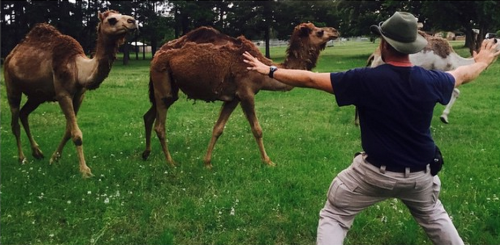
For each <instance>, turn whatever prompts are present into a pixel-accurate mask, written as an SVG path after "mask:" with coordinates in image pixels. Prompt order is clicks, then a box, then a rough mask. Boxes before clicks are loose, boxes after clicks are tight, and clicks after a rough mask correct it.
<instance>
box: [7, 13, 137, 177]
mask: <svg viewBox="0 0 500 245" xmlns="http://www.w3.org/2000/svg"><path fill="white" fill-rule="evenodd" d="M98 17H99V20H100V22H99V24H98V25H97V45H96V50H95V55H94V58H92V59H89V58H87V56H86V55H85V53H84V52H83V48H82V46H81V45H80V44H79V43H78V41H76V40H75V39H74V38H72V37H70V36H67V35H63V34H61V33H60V32H59V31H58V30H57V29H56V28H54V27H53V26H51V25H49V24H45V23H41V24H37V25H36V26H35V27H33V29H32V30H31V31H30V32H29V33H28V34H27V35H26V37H25V38H24V39H23V40H22V41H21V42H20V43H19V44H18V45H17V46H16V47H15V48H14V49H13V50H12V51H11V53H10V54H9V55H8V56H7V58H6V59H5V65H4V76H5V87H6V89H7V97H8V101H9V106H10V110H11V113H12V122H11V126H12V132H13V133H14V136H15V137H16V141H17V148H18V155H19V161H20V162H21V163H26V162H27V159H26V157H25V155H24V153H23V150H22V148H21V138H20V134H21V132H20V131H21V130H20V126H19V120H21V123H22V124H23V127H24V130H25V131H26V135H27V136H28V139H29V141H30V144H31V150H32V155H33V157H35V158H36V159H41V158H43V157H44V156H43V153H42V151H41V150H40V147H39V146H38V144H37V143H36V142H35V139H34V138H33V136H32V134H31V131H30V128H29V123H28V116H29V114H30V113H31V112H32V111H34V110H35V109H36V108H37V107H38V106H39V105H40V104H41V103H43V102H46V101H58V102H59V105H60V107H61V110H62V111H63V113H64V116H65V117H66V130H65V132H64V136H63V138H62V141H61V143H60V144H59V146H58V147H57V149H56V151H55V152H54V154H52V157H51V158H50V163H51V164H52V163H53V162H56V161H58V160H59V158H60V157H61V153H62V150H63V148H64V145H65V144H66V142H67V141H68V140H69V139H70V138H71V139H72V140H73V143H74V144H75V146H76V150H77V153H78V158H79V165H80V172H81V173H82V174H83V177H90V176H92V173H91V171H90V168H89V167H88V166H87V164H86V163H85V158H84V155H83V138H82V132H81V130H80V128H79V127H78V124H77V120H76V116H77V113H78V109H79V108H80V105H81V103H82V101H83V98H84V94H85V92H86V91H87V90H92V89H96V88H98V87H99V85H100V84H101V83H102V82H103V81H104V79H105V78H106V77H107V76H108V74H109V72H110V70H111V66H112V64H113V62H114V60H115V59H116V57H115V55H116V53H117V51H118V47H119V45H121V44H123V42H124V41H125V36H126V34H127V33H129V32H130V31H132V30H135V29H137V24H136V21H135V19H134V18H132V17H131V16H127V15H122V14H120V13H118V12H116V11H113V10H108V11H106V12H104V13H100V12H99V13H98ZM22 94H25V95H26V96H27V98H28V99H27V101H26V103H25V104H24V105H23V107H22V109H21V110H19V106H20V104H21V97H22Z"/></svg>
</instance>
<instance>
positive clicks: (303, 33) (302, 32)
mask: <svg viewBox="0 0 500 245" xmlns="http://www.w3.org/2000/svg"><path fill="white" fill-rule="evenodd" d="M310 33H311V29H309V26H307V25H302V26H301V27H300V32H299V36H300V37H307V36H309V34H310Z"/></svg>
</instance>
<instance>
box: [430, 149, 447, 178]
mask: <svg viewBox="0 0 500 245" xmlns="http://www.w3.org/2000/svg"><path fill="white" fill-rule="evenodd" d="M443 164H444V160H443V155H442V154H441V151H440V150H439V148H438V147H437V146H436V152H435V153H434V158H433V159H432V161H431V163H430V167H431V175H432V176H435V175H437V174H438V173H439V171H441V168H443Z"/></svg>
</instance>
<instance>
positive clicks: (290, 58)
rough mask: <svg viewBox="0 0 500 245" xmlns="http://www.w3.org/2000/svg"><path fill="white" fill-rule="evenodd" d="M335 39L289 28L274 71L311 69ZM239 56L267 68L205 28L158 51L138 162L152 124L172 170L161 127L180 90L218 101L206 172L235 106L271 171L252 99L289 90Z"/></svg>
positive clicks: (325, 32)
mask: <svg viewBox="0 0 500 245" xmlns="http://www.w3.org/2000/svg"><path fill="white" fill-rule="evenodd" d="M337 37H338V33H337V30H335V29H334V28H332V27H323V28H318V27H316V26H314V25H313V24H312V23H302V24H300V25H298V26H296V27H295V29H294V31H293V33H292V35H291V38H290V42H289V47H288V49H287V51H286V53H287V57H286V59H285V61H284V62H283V63H282V64H277V66H278V67H286V68H296V69H304V70H305V69H307V70H311V69H313V68H314V67H315V66H316V62H317V60H318V57H319V54H320V51H322V50H323V49H324V48H325V46H326V43H327V42H328V41H330V40H333V39H335V38H337ZM244 51H248V52H250V53H251V54H252V55H254V56H255V57H258V58H259V59H260V60H262V61H263V62H264V63H266V64H268V65H270V64H272V61H271V60H269V59H266V58H265V57H264V56H263V55H262V54H261V52H260V51H259V49H258V48H257V46H255V45H254V44H253V43H252V42H251V41H249V40H247V39H246V38H245V37H243V36H240V37H238V38H232V37H229V36H226V35H224V34H222V33H220V32H219V31H217V30H214V29H213V28H209V27H200V28H199V29H196V30H193V31H191V32H189V33H188V34H186V35H185V36H183V37H181V38H179V39H176V40H173V41H170V42H168V43H166V44H164V45H163V47H162V48H161V50H160V51H159V52H158V53H156V54H155V56H154V58H153V60H152V62H151V69H150V85H149V87H150V95H149V97H150V100H151V102H152V106H151V108H150V109H149V110H148V111H147V112H146V113H145V114H144V124H145V128H146V149H145V150H144V152H143V155H142V156H143V158H144V159H147V158H148V156H149V154H150V152H151V131H152V127H153V123H154V124H155V127H154V129H155V131H156V134H157V136H158V138H159V140H160V143H161V146H162V150H163V153H164V155H165V158H166V161H167V162H168V163H170V164H171V165H173V166H175V163H174V161H173V159H172V157H171V155H170V152H169V151H168V147H167V143H166V134H165V124H166V117H167V110H168V108H169V107H170V106H171V105H172V104H173V103H174V102H175V101H176V100H177V99H178V92H179V89H180V90H182V91H183V92H184V93H185V94H186V95H187V96H188V97H189V98H191V99H199V100H204V101H216V100H220V101H223V105H222V109H221V111H220V115H219V119H218V120H217V122H216V124H215V126H214V128H213V133H212V138H211V140H210V143H209V145H208V150H207V153H206V155H205V158H204V163H205V166H206V167H207V168H211V167H212V164H211V158H212V151H213V148H214V146H215V143H216V142H217V139H218V138H219V136H220V135H221V134H222V132H223V129H224V125H225V124H226V122H227V120H228V119H229V116H230V115H231V113H232V112H233V111H234V109H235V108H236V106H238V104H239V103H241V107H242V109H243V112H244V113H245V115H246V118H247V119H248V121H249V123H250V127H251V128H252V132H253V135H254V137H255V140H256V141H257V145H258V147H259V150H260V153H261V157H262V160H263V162H264V163H266V164H268V165H274V163H273V162H272V161H271V160H270V159H269V156H268V155H267V153H266V150H265V149H264V143H263V140H262V128H261V126H260V124H259V121H258V120H257V117H256V114H255V104H254V97H255V94H257V93H258V92H259V90H271V91H288V90H291V89H292V87H290V86H288V85H285V84H283V83H280V82H278V81H276V80H274V79H271V78H269V77H267V76H262V75H260V74H258V73H255V72H248V70H247V69H246V67H247V65H246V64H245V63H244V62H243V58H242V54H243V52H244Z"/></svg>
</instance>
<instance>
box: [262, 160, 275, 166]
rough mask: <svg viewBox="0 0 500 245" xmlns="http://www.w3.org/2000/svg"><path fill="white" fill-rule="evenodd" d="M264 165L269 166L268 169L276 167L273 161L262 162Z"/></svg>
mask: <svg viewBox="0 0 500 245" xmlns="http://www.w3.org/2000/svg"><path fill="white" fill-rule="evenodd" d="M264 163H265V164H266V165H267V166H269V167H275V166H276V164H275V163H274V162H273V161H271V160H267V161H264Z"/></svg>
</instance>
